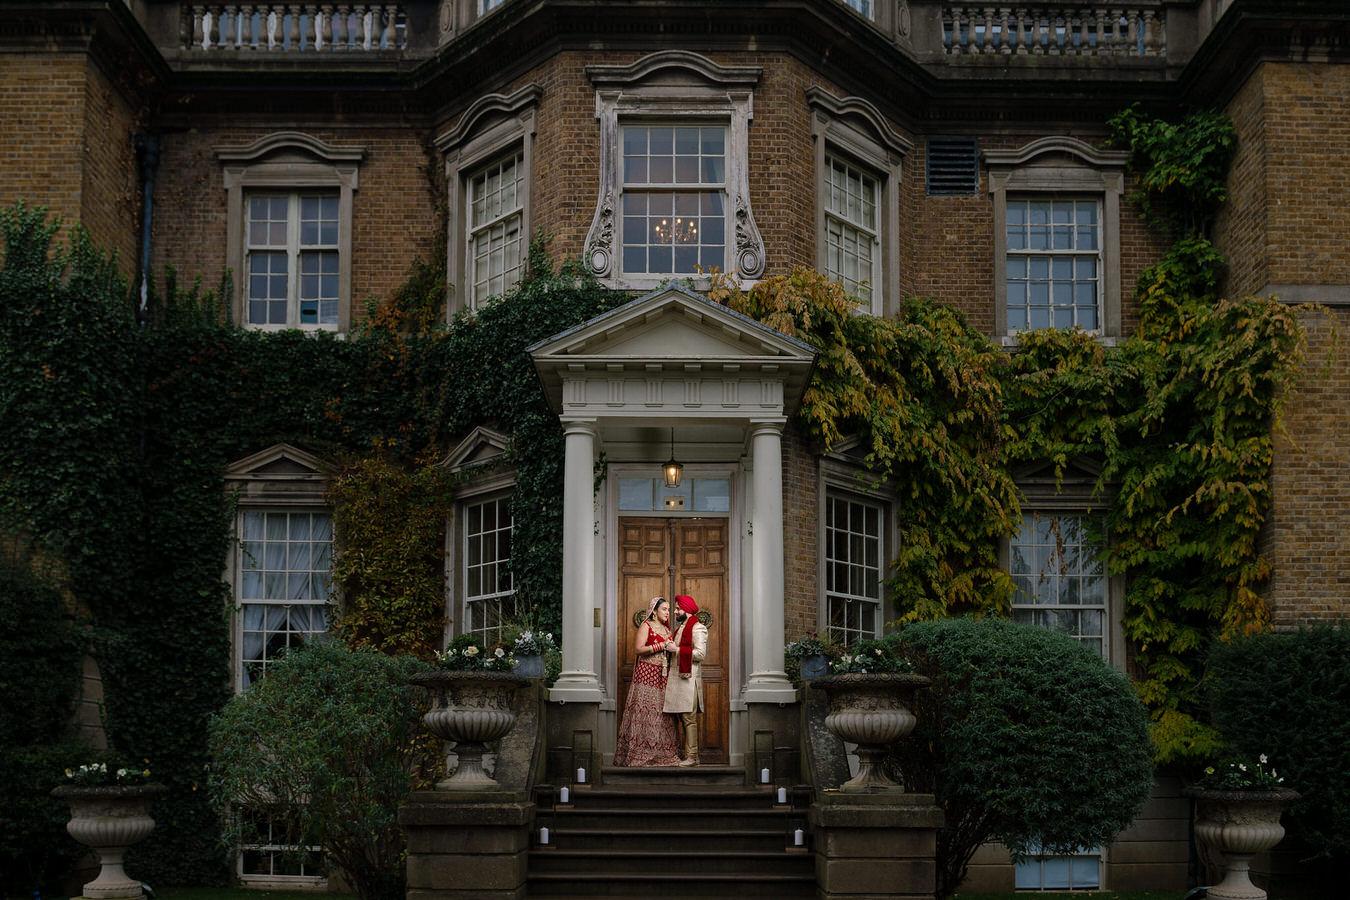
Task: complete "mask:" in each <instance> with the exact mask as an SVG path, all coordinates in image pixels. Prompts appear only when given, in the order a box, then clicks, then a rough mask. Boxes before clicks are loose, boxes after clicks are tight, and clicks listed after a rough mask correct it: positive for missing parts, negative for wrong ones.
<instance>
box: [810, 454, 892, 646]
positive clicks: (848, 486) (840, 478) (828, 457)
mask: <svg viewBox="0 0 1350 900" xmlns="http://www.w3.org/2000/svg"><path fill="white" fill-rule="evenodd" d="M860 444H861V441H860V440H859V438H857V437H856V436H855V437H848V438H845V439H844V440H842V441H840V442H839V443H838V444H836V445H835V446H834V447H831V448H830V450H829V451H828V452H827V453H826V454H825V456H823V457H821V460H820V469H819V476H818V479H819V480H818V482H817V489H816V572H817V577H816V630H817V632H819V633H820V634H825V633H827V632H828V631H829V628H830V601H829V597H828V596H827V591H826V585H825V553H826V548H825V541H826V534H825V504H826V502H828V500H829V498H830V497H834V496H843V497H845V498H848V499H856V500H861V501H864V502H867V503H872V504H875V505H877V506H880V507H881V579H882V580H881V603H880V604H879V605H878V607H877V634H878V636H880V634H881V627H882V626H883V625H884V624H885V623H886V622H888V621H890V620H891V619H893V618H895V614H896V613H895V609H894V607H893V605H892V603H891V597H890V592H889V591H888V590H887V585H886V579H887V578H889V577H890V576H891V575H892V574H893V570H892V568H891V562H892V558H893V556H894V551H895V548H896V547H897V546H899V535H898V532H897V529H896V524H895V520H894V516H893V515H892V510H893V508H894V504H893V502H892V499H893V494H894V491H893V488H892V485H891V483H890V482H889V481H887V480H885V479H881V478H879V477H878V476H877V475H876V474H875V473H873V472H871V471H869V470H868V469H867V468H866V467H865V466H864V465H863V464H862V462H861V458H860V457H859V456H857V455H856V454H857V452H858V447H859V446H860Z"/></svg>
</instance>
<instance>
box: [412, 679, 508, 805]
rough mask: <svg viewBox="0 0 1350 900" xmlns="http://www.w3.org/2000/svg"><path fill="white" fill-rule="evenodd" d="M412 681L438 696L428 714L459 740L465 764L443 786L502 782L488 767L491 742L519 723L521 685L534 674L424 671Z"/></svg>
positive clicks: (429, 722) (473, 787) (431, 723)
mask: <svg viewBox="0 0 1350 900" xmlns="http://www.w3.org/2000/svg"><path fill="white" fill-rule="evenodd" d="M411 680H412V683H413V684H416V685H421V686H422V687H424V688H427V689H428V690H430V691H431V692H432V694H433V695H434V696H435V697H436V705H435V706H434V707H433V708H432V709H431V710H430V711H429V712H428V713H427V714H426V715H425V716H423V717H422V721H423V722H425V723H426V726H427V729H428V730H429V731H430V732H431V733H432V734H434V735H436V736H437V737H439V738H441V739H442V740H446V741H454V742H455V753H456V754H458V755H459V766H458V767H457V768H456V769H455V774H454V775H451V776H450V777H449V778H445V779H442V780H441V781H440V782H438V783H437V784H436V789H437V790H441V791H491V790H496V789H497V788H498V787H499V785H498V784H497V782H496V781H494V780H493V779H492V778H490V777H488V774H487V773H486V772H484V771H483V754H484V753H486V752H487V744H489V743H491V742H492V741H498V740H501V739H502V738H504V737H506V735H507V734H509V733H510V732H511V728H512V726H514V725H515V723H516V714H515V710H514V707H515V703H514V701H515V694H516V690H517V689H519V688H521V687H523V686H525V685H527V684H529V683H530V679H528V678H526V677H525V676H524V675H517V674H516V673H515V672H485V671H481V670H478V671H471V672H452V671H446V670H437V671H432V672H419V673H418V674H416V675H414V676H413V677H412V679H411Z"/></svg>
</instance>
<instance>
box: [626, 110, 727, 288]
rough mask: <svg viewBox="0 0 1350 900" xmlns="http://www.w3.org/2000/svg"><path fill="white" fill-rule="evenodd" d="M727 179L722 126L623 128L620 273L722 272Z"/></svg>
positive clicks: (724, 140) (724, 130)
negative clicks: (713, 270)
mask: <svg viewBox="0 0 1350 900" xmlns="http://www.w3.org/2000/svg"><path fill="white" fill-rule="evenodd" d="M726 180H727V135H726V127H725V126H722V125H679V126H667V125H626V126H624V128H623V271H624V272H625V273H627V274H638V275H693V274H697V273H699V272H708V271H710V270H712V269H714V268H716V269H719V270H722V269H725V267H726V243H727V240H726V235H727V197H726V194H727V191H726Z"/></svg>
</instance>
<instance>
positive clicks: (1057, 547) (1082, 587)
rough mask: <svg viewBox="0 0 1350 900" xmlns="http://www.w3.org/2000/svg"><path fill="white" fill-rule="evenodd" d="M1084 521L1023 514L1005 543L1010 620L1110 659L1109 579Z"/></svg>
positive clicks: (1053, 514) (1098, 547) (1048, 514)
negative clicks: (1061, 636) (1072, 641)
mask: <svg viewBox="0 0 1350 900" xmlns="http://www.w3.org/2000/svg"><path fill="white" fill-rule="evenodd" d="M1101 550H1102V548H1101V545H1100V543H1099V541H1098V540H1097V539H1096V537H1095V534H1094V523H1093V522H1092V520H1091V518H1090V517H1089V516H1088V515H1085V514H1081V513H1065V512H1036V511H1032V512H1026V513H1024V514H1023V516H1022V521H1021V525H1020V527H1019V528H1018V530H1017V533H1016V534H1014V535H1013V536H1012V539H1011V541H1010V542H1009V563H1008V573H1009V574H1010V575H1011V576H1012V579H1013V585H1014V589H1015V594H1014V597H1013V619H1014V620H1015V621H1018V622H1023V623H1026V624H1028V625H1035V626H1037V627H1039V628H1046V629H1049V630H1051V631H1059V632H1062V633H1064V634H1067V635H1070V636H1071V637H1074V638H1076V639H1077V640H1078V641H1080V642H1082V643H1083V644H1084V645H1085V646H1087V647H1090V648H1092V649H1093V650H1094V651H1096V652H1097V653H1099V654H1101V655H1102V656H1103V657H1109V655H1110V634H1109V631H1108V629H1109V623H1110V619H1109V603H1108V601H1109V587H1110V583H1109V579H1108V577H1107V574H1106V569H1105V566H1104V564H1103V562H1102V552H1101Z"/></svg>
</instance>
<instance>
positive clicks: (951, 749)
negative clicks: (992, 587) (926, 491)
mask: <svg viewBox="0 0 1350 900" xmlns="http://www.w3.org/2000/svg"><path fill="white" fill-rule="evenodd" d="M889 639H891V640H897V639H898V640H899V641H900V642H901V643H902V644H903V645H904V647H905V651H906V652H908V653H910V654H911V658H913V659H914V661H915V663H916V665H917V667H918V668H917V671H918V672H919V673H920V674H924V675H928V676H930V677H932V678H933V679H934V681H933V687H932V689H931V690H926V691H920V692H919V693H918V697H917V700H916V709H915V713H916V714H917V716H918V719H919V722H918V725H917V727H916V728H915V731H914V734H913V735H911V736H910V737H909V738H908V739H906V740H904V741H902V742H901V743H900V744H899V745H898V747H897V748H896V751H895V752H894V754H893V755H892V757H891V760H890V762H891V763H892V765H895V766H898V768H899V770H900V774H901V777H902V778H903V780H904V784H905V787H906V789H907V790H910V791H916V792H920V793H931V794H935V795H936V797H937V802H938V803H939V805H941V806H942V809H943V812H944V813H945V814H946V824H945V825H944V827H943V828H942V830H941V831H940V832H939V833H938V845H937V867H938V890H937V896H938V897H948V896H951V895H952V894H953V893H955V891H956V889H957V887H958V886H959V885H960V883H961V880H962V879H963V878H964V877H965V873H966V867H967V865H968V864H969V862H970V858H971V855H972V854H973V853H974V852H975V850H976V849H977V848H978V847H979V846H980V845H981V844H983V843H985V842H987V841H992V840H997V841H1002V842H1003V844H1004V845H1005V846H1006V847H1007V848H1008V849H1009V850H1010V851H1011V852H1012V853H1013V855H1014V857H1020V856H1022V855H1025V854H1027V853H1028V852H1031V851H1033V850H1036V849H1037V848H1039V852H1044V853H1047V854H1063V853H1070V852H1073V851H1074V850H1075V849H1077V848H1079V847H1092V846H1099V845H1106V844H1109V843H1111V841H1112V840H1113V839H1114V838H1115V835H1116V834H1117V833H1119V832H1120V831H1121V830H1123V829H1124V828H1126V827H1128V826H1129V825H1130V823H1131V822H1133V821H1134V818H1135V816H1136V815H1137V814H1138V812H1139V810H1140V808H1141V807H1142V806H1143V804H1144V801H1145V800H1146V799H1147V798H1148V794H1149V790H1150V789H1151V787H1152V784H1153V755H1152V751H1153V748H1152V744H1151V743H1150V741H1149V737H1148V722H1147V714H1146V712H1145V710H1144V707H1143V705H1142V704H1141V703H1140V702H1139V700H1138V698H1137V697H1136V696H1135V693H1134V690H1133V688H1132V687H1131V685H1130V683H1129V681H1128V679H1126V677H1125V676H1124V675H1122V674H1121V673H1119V672H1117V671H1115V670H1114V669H1112V668H1111V667H1110V666H1109V665H1108V664H1107V663H1106V662H1105V661H1104V660H1102V658H1101V657H1099V656H1098V655H1097V654H1095V653H1093V652H1092V651H1091V650H1089V649H1087V648H1086V647H1084V646H1082V645H1081V644H1080V643H1079V642H1078V641H1076V640H1074V639H1073V638H1071V637H1068V636H1066V635H1063V634H1057V633H1054V632H1050V631H1045V630H1042V629H1039V628H1034V627H1032V626H1029V625H1018V624H1016V623H1013V622H1010V621H1007V620H1004V619H993V618H988V619H982V620H978V621H977V620H973V619H951V620H942V621H935V622H922V623H916V624H913V625H909V626H906V627H905V628H904V629H903V630H901V631H900V632H898V633H897V634H895V635H892V636H891V637H890V638H889Z"/></svg>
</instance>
